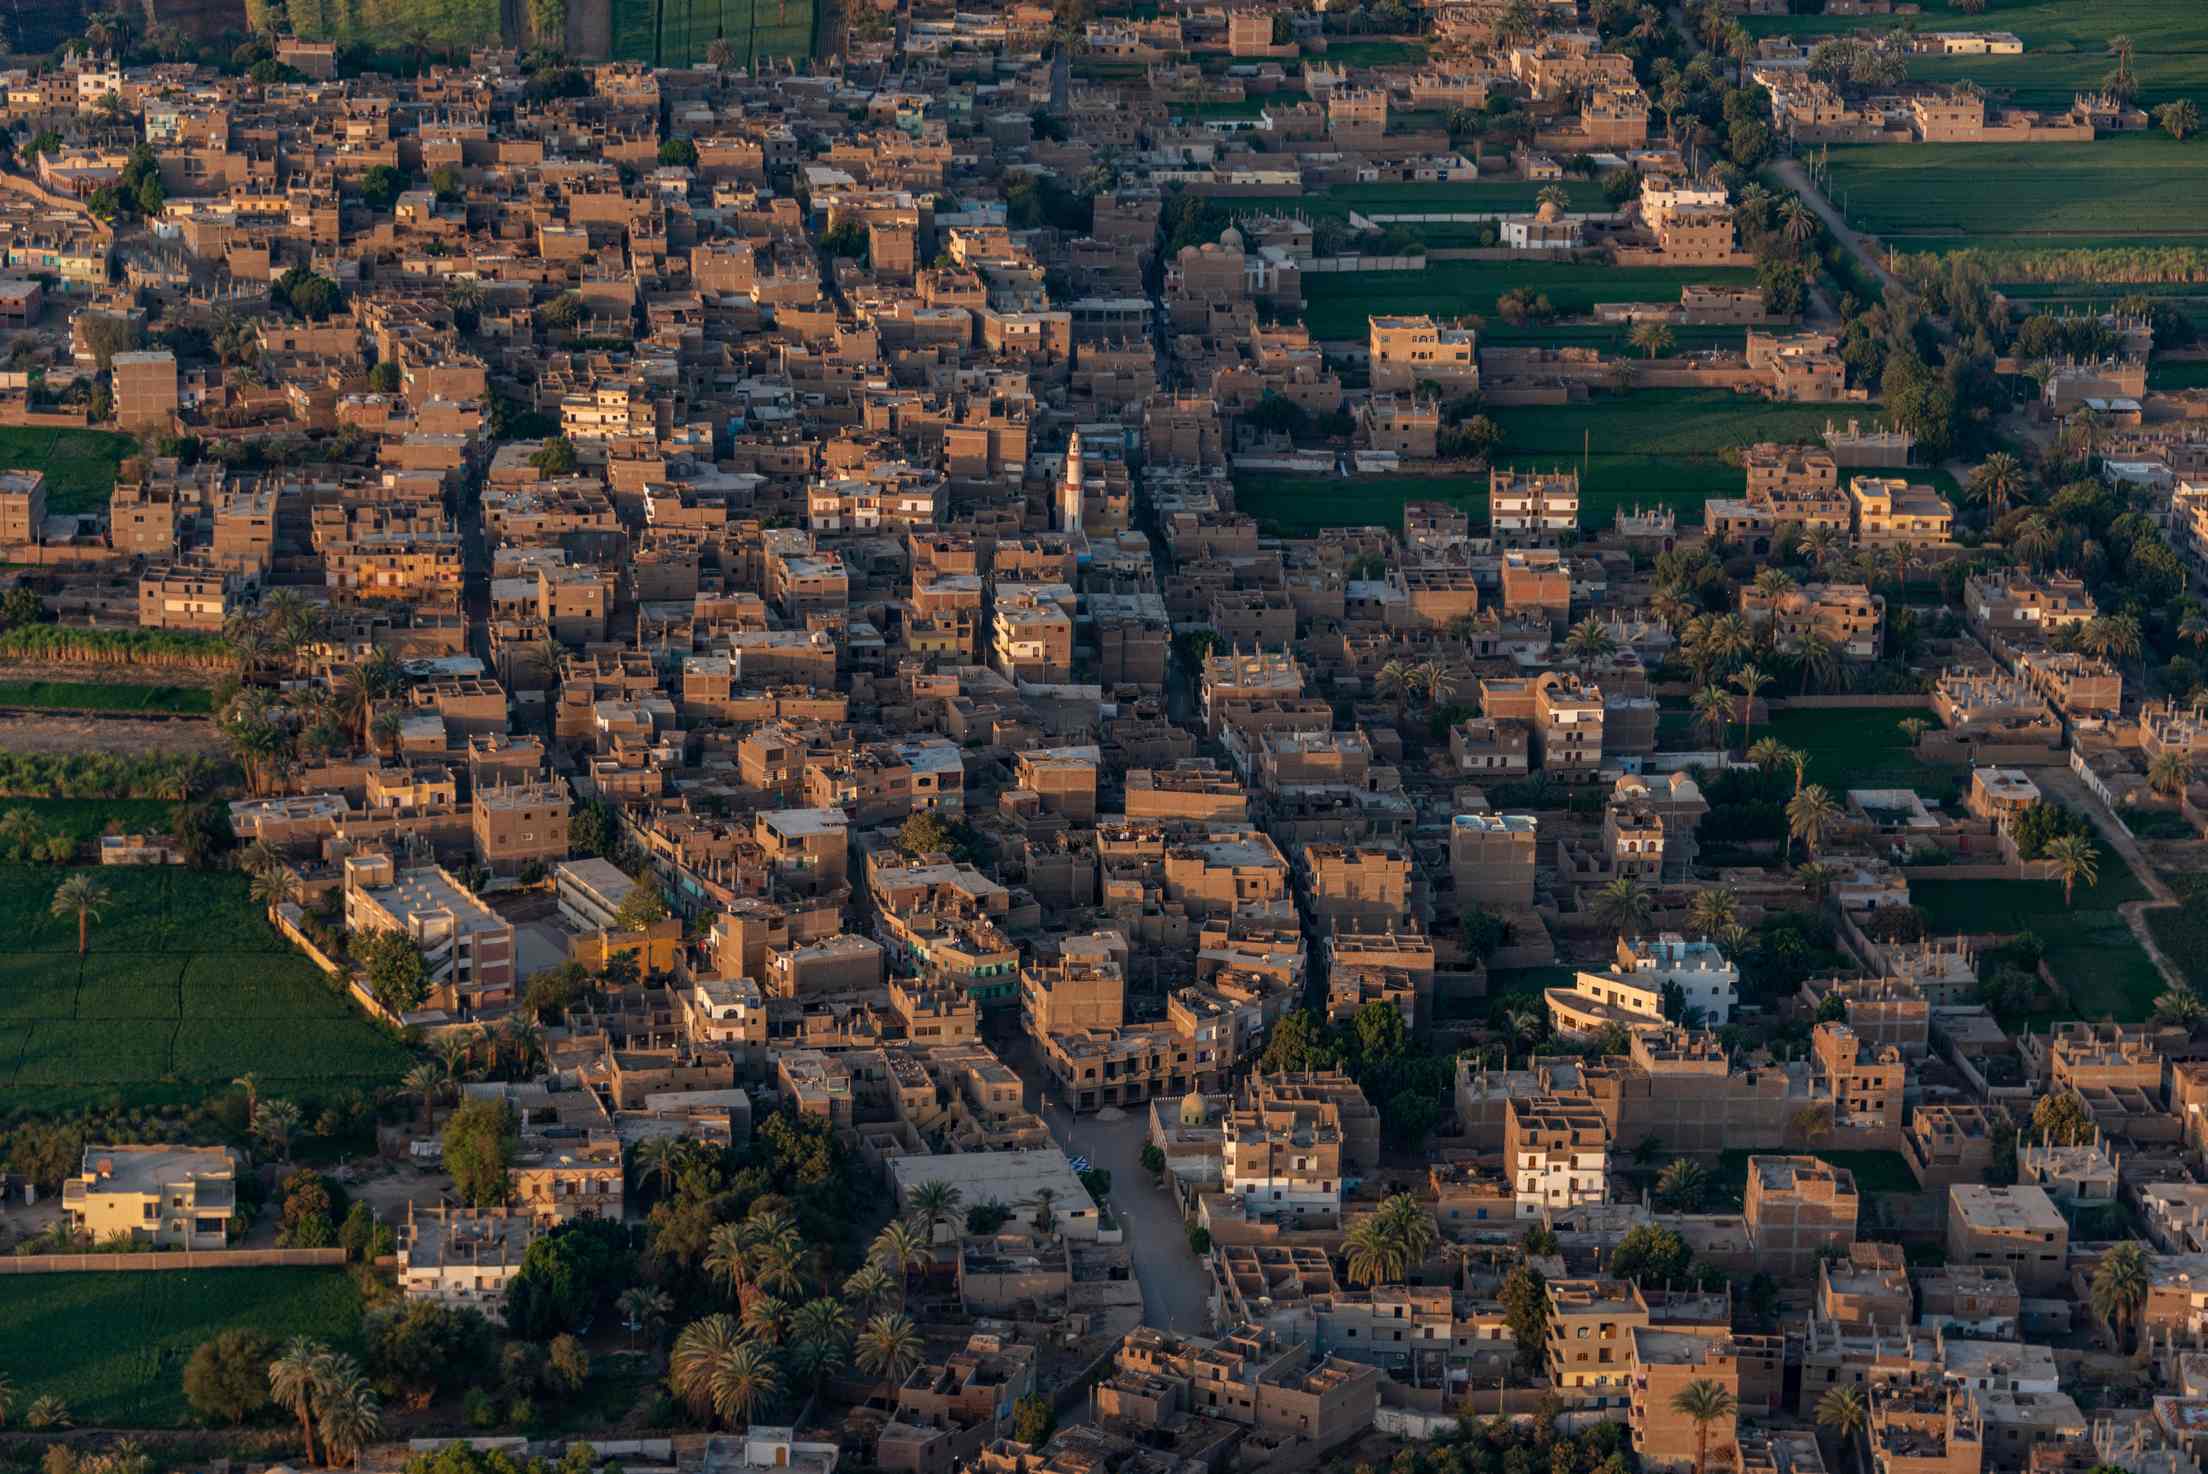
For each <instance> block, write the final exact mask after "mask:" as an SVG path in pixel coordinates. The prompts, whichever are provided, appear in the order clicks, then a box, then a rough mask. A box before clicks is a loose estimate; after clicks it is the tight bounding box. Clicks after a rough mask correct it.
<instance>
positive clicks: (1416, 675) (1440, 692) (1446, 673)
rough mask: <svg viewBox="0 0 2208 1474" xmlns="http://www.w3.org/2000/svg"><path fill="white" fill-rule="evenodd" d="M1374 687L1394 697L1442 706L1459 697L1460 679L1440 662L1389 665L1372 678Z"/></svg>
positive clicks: (1412, 662) (1396, 662)
mask: <svg viewBox="0 0 2208 1474" xmlns="http://www.w3.org/2000/svg"><path fill="white" fill-rule="evenodd" d="M1373 685H1374V686H1375V687H1376V688H1377V689H1378V690H1380V691H1381V692H1383V693H1385V694H1387V695H1391V696H1406V697H1409V698H1411V699H1413V700H1416V701H1422V702H1424V703H1425V704H1426V705H1428V706H1443V705H1446V704H1447V703H1448V701H1449V698H1450V697H1452V696H1454V695H1456V694H1457V677H1456V674H1455V672H1453V671H1452V670H1451V669H1450V668H1449V667H1448V666H1447V665H1446V664H1444V663H1443V662H1441V661H1439V660H1418V661H1411V660H1403V659H1396V660H1391V661H1389V662H1388V663H1387V664H1386V665H1383V666H1381V667H1380V669H1379V672H1378V673H1377V674H1376V675H1375V676H1374V677H1373Z"/></svg>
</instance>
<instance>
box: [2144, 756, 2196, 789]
mask: <svg viewBox="0 0 2208 1474" xmlns="http://www.w3.org/2000/svg"><path fill="white" fill-rule="evenodd" d="M2192 781H2193V759H2192V756H2191V754H2189V753H2185V752H2180V751H2179V750H2178V749H2176V748H2174V747H2165V748H2163V749H2162V750H2161V751H2160V752H2158V753H2156V754H2155V755H2154V761H2153V762H2151V763H2149V764H2147V783H2148V785H2149V786H2150V787H2152V788H2153V789H2154V791H2155V792H2156V793H2165V794H2168V795H2170V796H2171V797H2172V798H2175V797H2176V796H2177V795H2178V794H2181V793H2183V792H2184V791H2185V785H2186V784H2188V783H2190V782H2192Z"/></svg>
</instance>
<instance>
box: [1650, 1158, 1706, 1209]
mask: <svg viewBox="0 0 2208 1474" xmlns="http://www.w3.org/2000/svg"><path fill="white" fill-rule="evenodd" d="M1709 1188H1710V1174H1709V1172H1708V1171H1707V1170H1706V1169H1705V1168H1704V1167H1703V1166H1702V1164H1701V1163H1700V1162H1697V1161H1694V1160H1693V1159H1692V1158H1689V1157H1674V1158H1673V1159H1672V1160H1671V1163H1670V1164H1669V1165H1668V1166H1666V1167H1665V1168H1664V1170H1663V1171H1662V1172H1661V1173H1660V1174H1659V1175H1658V1176H1657V1178H1656V1197H1657V1199H1658V1201H1660V1202H1662V1203H1663V1204H1664V1206H1665V1207H1667V1208H1670V1209H1671V1210H1672V1211H1673V1212H1677V1213H1696V1212H1699V1211H1701V1208H1702V1199H1703V1197H1704V1196H1705V1195H1706V1194H1707V1193H1708V1192H1709Z"/></svg>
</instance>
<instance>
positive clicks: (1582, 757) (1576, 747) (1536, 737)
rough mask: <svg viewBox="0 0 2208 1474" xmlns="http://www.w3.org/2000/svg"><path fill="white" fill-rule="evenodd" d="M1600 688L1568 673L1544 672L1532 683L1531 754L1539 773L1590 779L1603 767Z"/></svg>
mask: <svg viewBox="0 0 2208 1474" xmlns="http://www.w3.org/2000/svg"><path fill="white" fill-rule="evenodd" d="M1606 710H1607V708H1606V706H1605V704H1604V702H1603V699H1602V688H1601V687H1600V686H1599V685H1597V684H1595V683H1594V682H1593V681H1591V680H1588V679H1586V678H1585V677H1583V676H1580V675H1578V674H1575V673H1573V672H1570V671H1554V670H1552V671H1544V672H1543V673H1542V674H1541V676H1540V677H1539V678H1538V679H1536V680H1535V681H1534V682H1533V755H1534V760H1535V761H1536V762H1537V763H1539V764H1540V766H1541V771H1543V772H1544V773H1548V774H1550V775H1552V776H1554V777H1558V778H1564V779H1579V778H1591V777H1593V776H1595V774H1596V773H1598V772H1599V771H1600V770H1601V767H1602V727H1603V718H1604V713H1605V711H1606Z"/></svg>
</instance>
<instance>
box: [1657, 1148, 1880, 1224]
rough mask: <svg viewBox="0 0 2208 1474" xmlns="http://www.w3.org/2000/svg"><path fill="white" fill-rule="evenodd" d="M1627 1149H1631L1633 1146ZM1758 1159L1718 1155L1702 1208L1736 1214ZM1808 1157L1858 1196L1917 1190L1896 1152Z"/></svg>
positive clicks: (1742, 1153) (1739, 1152)
mask: <svg viewBox="0 0 2208 1474" xmlns="http://www.w3.org/2000/svg"><path fill="white" fill-rule="evenodd" d="M1626 1145H1627V1146H1628V1147H1630V1146H1631V1145H1632V1143H1627V1144H1626ZM1774 1146H1776V1143H1774ZM1759 1155H1767V1153H1759V1152H1755V1151H1750V1150H1747V1149H1739V1150H1734V1151H1729V1152H1724V1153H1721V1154H1720V1155H1719V1157H1718V1159H1717V1170H1716V1171H1715V1172H1713V1173H1711V1174H1710V1186H1709V1196H1708V1197H1707V1198H1706V1199H1705V1200H1704V1204H1703V1206H1704V1207H1705V1208H1706V1209H1709V1210H1712V1211H1718V1212H1722V1211H1724V1210H1725V1209H1728V1208H1729V1209H1732V1210H1734V1211H1736V1212H1737V1211H1739V1209H1740V1207H1741V1205H1742V1204H1743V1203H1744V1202H1745V1201H1746V1199H1747V1192H1748V1159H1749V1158H1750V1157H1752V1156H1759ZM1807 1155H1809V1156H1812V1157H1815V1158H1817V1160H1819V1161H1820V1162H1826V1163H1829V1164H1831V1165H1832V1166H1835V1167H1843V1168H1845V1169H1847V1170H1848V1171H1849V1172H1851V1173H1853V1174H1854V1176H1855V1187H1856V1191H1858V1192H1865V1193H1913V1192H1917V1191H1919V1190H1920V1189H1919V1188H1918V1186H1917V1178H1916V1174H1915V1173H1913V1172H1911V1171H1910V1170H1909V1160H1908V1158H1906V1157H1904V1156H1902V1154H1901V1153H1899V1152H1826V1151H1811V1152H1809V1153H1807ZM1654 1165H1655V1166H1657V1167H1661V1166H1662V1165H1663V1164H1662V1162H1661V1161H1658V1162H1657V1163H1655V1164H1654Z"/></svg>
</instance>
